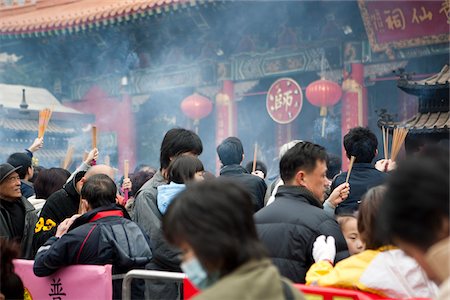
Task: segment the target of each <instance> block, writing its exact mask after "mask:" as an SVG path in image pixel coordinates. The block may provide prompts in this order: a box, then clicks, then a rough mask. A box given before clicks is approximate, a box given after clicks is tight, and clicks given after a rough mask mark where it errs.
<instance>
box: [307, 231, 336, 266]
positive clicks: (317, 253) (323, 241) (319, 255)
mask: <svg viewBox="0 0 450 300" xmlns="http://www.w3.org/2000/svg"><path fill="white" fill-rule="evenodd" d="M312 254H313V258H314V261H315V262H319V261H322V260H325V261H328V262H330V263H331V264H333V262H334V258H335V257H336V245H335V241H334V237H332V236H328V237H327V238H325V236H324V235H319V236H318V237H317V238H316V241H315V242H314V244H313V250H312Z"/></svg>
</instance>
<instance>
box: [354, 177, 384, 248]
mask: <svg viewBox="0 0 450 300" xmlns="http://www.w3.org/2000/svg"><path fill="white" fill-rule="evenodd" d="M385 194H386V187H385V186H382V185H380V186H376V187H373V188H371V189H370V190H368V191H367V193H365V194H364V196H363V197H362V199H361V204H360V205H359V212H358V231H359V234H360V235H361V240H362V241H363V242H364V243H365V245H366V248H367V249H372V250H376V249H377V248H380V247H381V246H386V245H389V244H390V241H389V239H388V238H387V237H386V235H384V234H383V233H381V232H380V230H378V224H377V220H379V213H378V212H379V208H380V204H381V202H382V200H383V198H384V197H385Z"/></svg>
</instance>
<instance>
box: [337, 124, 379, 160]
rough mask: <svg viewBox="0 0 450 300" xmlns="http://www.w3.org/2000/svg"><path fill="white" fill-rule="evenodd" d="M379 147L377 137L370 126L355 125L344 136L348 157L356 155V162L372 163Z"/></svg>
mask: <svg viewBox="0 0 450 300" xmlns="http://www.w3.org/2000/svg"><path fill="white" fill-rule="evenodd" d="M377 147H378V140H377V137H376V136H375V134H374V133H373V132H372V131H371V130H370V129H369V128H364V127H355V128H352V129H350V131H349V132H348V133H347V134H346V135H345V136H344V148H345V152H346V153H347V157H348V158H350V157H351V156H354V157H356V159H355V163H371V162H372V160H373V158H374V157H375V152H376V150H377Z"/></svg>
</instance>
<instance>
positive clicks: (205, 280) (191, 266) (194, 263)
mask: <svg viewBox="0 0 450 300" xmlns="http://www.w3.org/2000/svg"><path fill="white" fill-rule="evenodd" d="M180 268H181V270H182V271H183V272H184V273H185V274H186V276H187V277H188V278H189V280H190V281H191V282H192V283H193V284H194V285H195V286H196V287H197V288H199V289H200V290H204V289H206V288H208V287H210V286H211V285H213V284H214V283H215V282H216V281H217V280H218V278H219V276H216V275H214V276H213V277H210V276H208V273H207V272H206V271H205V269H204V268H203V267H202V265H201V263H200V262H199V260H198V259H197V258H196V257H195V256H194V257H192V258H191V259H189V260H188V261H185V262H183V263H181V265H180Z"/></svg>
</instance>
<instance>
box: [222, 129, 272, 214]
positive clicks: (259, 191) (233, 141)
mask: <svg viewBox="0 0 450 300" xmlns="http://www.w3.org/2000/svg"><path fill="white" fill-rule="evenodd" d="M217 154H218V155H219V159H220V162H221V163H222V166H223V167H222V169H220V176H223V177H226V178H230V179H232V180H235V181H236V182H238V183H240V184H241V185H242V186H243V187H244V188H245V189H246V190H247V191H248V192H249V193H250V195H251V196H252V200H253V206H254V210H255V212H257V211H258V210H260V209H261V208H262V207H263V206H264V196H265V194H266V190H267V185H266V182H265V181H264V179H262V178H260V177H258V176H256V175H252V174H249V173H248V172H247V170H246V169H244V168H243V167H242V166H241V163H242V160H243V159H244V148H243V147H242V143H241V141H240V140H239V139H238V138H237V137H233V136H232V137H229V138H226V139H225V140H223V142H222V143H221V144H220V145H219V146H217Z"/></svg>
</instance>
